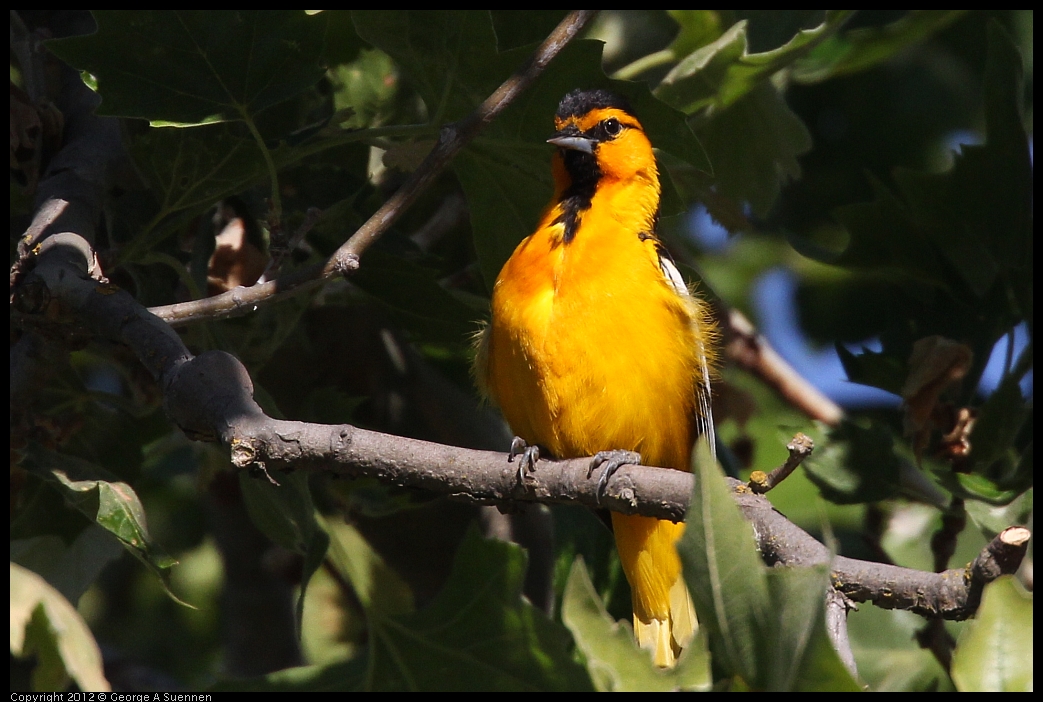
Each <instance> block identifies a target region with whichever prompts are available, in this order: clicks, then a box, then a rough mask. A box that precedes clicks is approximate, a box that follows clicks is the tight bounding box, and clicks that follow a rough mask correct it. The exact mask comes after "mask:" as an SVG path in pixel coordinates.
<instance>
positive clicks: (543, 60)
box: [151, 10, 595, 326]
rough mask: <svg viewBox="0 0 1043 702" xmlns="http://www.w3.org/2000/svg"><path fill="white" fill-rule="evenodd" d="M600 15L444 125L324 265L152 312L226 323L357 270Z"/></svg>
mask: <svg viewBox="0 0 1043 702" xmlns="http://www.w3.org/2000/svg"><path fill="white" fill-rule="evenodd" d="M594 14H595V12H594V11H592V10H573V11H572V12H570V13H569V14H568V15H567V16H566V17H565V19H563V20H562V21H561V23H560V24H559V25H558V26H557V27H556V28H555V29H554V31H553V32H551V33H550V35H549V36H548V37H547V39H546V40H544V42H543V43H542V44H540V46H539V48H537V49H536V52H535V53H534V54H533V55H532V57H531V58H530V59H529V61H528V63H526V64H525V65H524V66H523V67H522V68H521V69H519V70H518V72H516V73H515V74H514V75H512V76H511V77H510V78H508V79H507V80H506V81H504V83H503V84H502V85H501V86H500V87H499V88H497V89H496V90H495V91H494V92H493V93H492V95H490V96H489V97H488V98H486V99H485V100H484V101H483V102H482V104H481V105H479V106H478V107H477V108H476V109H475V110H474V111H473V112H472V113H471V114H470V115H468V116H467V117H466V118H465V119H464V120H463V121H461V122H457V123H456V124H450V125H446V126H445V127H443V128H442V131H441V134H440V135H439V138H438V143H437V144H435V147H434V148H433V149H431V152H430V153H429V154H428V155H427V157H426V158H425V159H424V160H423V162H422V163H421V164H420V166H419V167H418V168H417V169H416V170H415V171H413V173H412V174H411V175H410V176H409V179H408V180H406V182H405V183H404V184H403V185H402V187H400V188H399V189H398V190H397V191H396V192H395V194H394V195H392V196H391V197H390V198H388V199H387V201H385V202H384V204H383V205H381V207H380V209H378V210H377V211H376V212H375V213H373V215H372V216H371V217H370V218H369V219H368V220H366V222H365V223H364V224H363V225H362V226H361V227H359V228H358V229H357V230H356V231H355V233H354V234H352V235H351V238H349V239H348V240H347V241H346V242H344V244H343V245H341V247H340V248H339V249H337V251H335V252H334V253H333V255H332V256H330V258H329V259H328V260H327V261H326V262H325V263H324V264H322V265H316V266H312V267H309V268H306V269H304V270H302V271H298V272H296V273H294V274H290V275H287V276H281V277H279V278H278V279H276V280H273V281H270V282H266V283H258V284H257V285H253V286H251V287H249V288H242V289H236V290H230V291H228V292H226V293H222V294H220V295H215V296H214V297H209V298H206V299H205V300H193V301H191V302H182V303H178V304H174V305H164V306H162V307H155V308H153V309H152V310H151V311H152V313H153V314H155V315H156V316H158V317H159V318H160V319H163V320H164V321H166V322H167V323H169V324H170V325H171V326H181V325H185V324H190V323H192V322H196V321H200V320H214V319H222V318H224V317H229V316H233V315H236V314H243V313H244V312H248V311H252V310H254V309H256V308H257V307H258V306H260V305H262V304H267V303H269V302H272V301H274V300H275V299H281V298H282V297H285V296H286V295H291V294H296V293H298V292H301V291H302V290H306V289H311V288H313V287H315V286H316V285H319V284H321V283H322V282H324V281H326V280H330V279H332V278H337V277H339V276H342V275H346V274H348V273H350V272H351V271H353V270H356V269H357V268H358V267H359V257H360V256H361V255H362V254H363V252H365V251H366V249H368V248H369V247H370V246H371V245H372V244H373V242H375V241H376V240H377V239H379V238H380V237H381V236H383V235H384V233H385V232H386V231H387V230H388V229H389V228H390V227H391V225H392V224H394V223H395V221H397V220H398V218H399V217H400V216H401V215H402V214H403V213H404V212H405V211H406V209H408V208H409V207H410V205H412V204H413V203H414V202H415V201H416V199H417V197H419V196H420V193H422V192H423V191H424V189H425V188H427V186H428V185H430V184H431V183H432V182H433V181H434V179H435V178H436V177H437V176H438V175H439V174H440V173H441V172H442V171H443V170H445V167H446V166H447V165H449V162H450V161H451V160H452V159H453V157H454V156H456V154H457V153H458V152H459V151H460V150H461V149H462V148H463V147H464V146H466V145H467V144H468V143H469V142H470V141H471V139H473V138H474V137H475V136H476V135H477V134H478V132H479V131H480V130H481V128H482V127H484V126H485V125H486V124H488V123H489V122H491V121H492V120H493V119H494V118H495V117H497V116H498V115H499V114H500V113H501V112H503V110H504V109H506V108H507V106H508V105H510V104H511V103H512V102H513V101H514V100H515V98H517V97H518V95H520V94H521V93H522V91H524V90H525V89H526V88H528V87H529V86H530V85H532V83H533V82H534V81H535V80H536V78H537V77H538V76H539V75H540V74H541V73H542V72H543V70H544V69H545V68H546V67H547V65H548V64H549V63H550V61H551V60H552V59H553V58H554V57H555V56H557V55H558V53H559V52H561V50H562V49H564V48H565V46H566V45H567V44H568V43H569V42H570V41H572V40H573V39H574V38H575V37H576V35H577V34H579V32H580V31H581V30H582V29H583V27H585V26H586V25H587V23H589V22H590V20H591V19H593V17H594Z"/></svg>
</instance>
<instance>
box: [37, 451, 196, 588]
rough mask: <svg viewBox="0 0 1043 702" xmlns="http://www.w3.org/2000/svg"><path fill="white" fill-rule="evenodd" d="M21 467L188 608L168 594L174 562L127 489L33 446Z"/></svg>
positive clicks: (84, 464) (80, 463)
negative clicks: (104, 533) (113, 540)
mask: <svg viewBox="0 0 1043 702" xmlns="http://www.w3.org/2000/svg"><path fill="white" fill-rule="evenodd" d="M23 465H24V466H25V467H26V468H27V469H28V470H30V471H32V472H33V473H35V474H36V475H38V476H40V477H41V478H43V479H44V480H46V481H48V482H49V483H51V484H52V485H54V486H56V487H57V488H58V490H59V492H61V494H62V496H63V497H64V498H65V500H66V501H67V502H68V503H69V504H70V505H72V506H73V507H75V508H76V509H77V510H79V511H80V512H81V513H82V514H83V515H84V516H86V517H87V519H89V520H91V521H92V522H95V523H97V524H98V526H100V527H101V528H102V529H104V530H105V531H107V532H108V533H109V534H110V535H111V536H114V537H115V538H116V539H117V540H118V541H119V542H120V543H121V544H123V546H124V547H125V548H126V549H127V550H128V551H129V552H130V553H131V555H133V556H134V557H135V558H137V559H138V560H139V561H141V563H143V564H144V565H145V567H146V568H148V569H149V570H150V571H152V573H153V574H154V575H156V577H157V578H159V581H160V582H161V583H162V585H163V589H164V590H165V591H166V593H167V595H169V596H170V598H171V599H173V600H174V601H175V602H178V603H179V604H183V605H185V606H186V607H191V605H189V604H187V603H185V602H182V601H181V600H180V599H178V598H177V596H176V595H174V593H173V592H172V591H171V589H170V572H169V571H170V568H171V567H173V566H174V565H176V564H177V561H175V560H174V559H173V558H171V557H170V556H168V555H167V554H166V553H164V552H163V550H162V549H161V548H160V547H159V546H158V545H157V544H156V543H155V542H153V541H152V537H151V536H150V535H149V532H148V525H147V523H146V520H145V509H144V507H142V505H141V501H140V500H139V499H138V496H137V494H136V493H135V492H134V489H133V488H131V487H130V485H128V484H127V483H124V482H122V481H118V480H115V479H113V478H112V477H111V476H109V475H108V474H107V471H105V470H103V469H102V468H100V467H98V466H96V465H93V464H92V463H88V462H87V461H84V460H82V459H79V458H74V457H72V456H67V455H64V454H60V453H55V452H53V451H48V450H46V449H42V448H40V447H37V446H33V447H31V448H30V449H29V450H28V452H27V455H26V460H25V461H24V463H23ZM99 476H100V477H99Z"/></svg>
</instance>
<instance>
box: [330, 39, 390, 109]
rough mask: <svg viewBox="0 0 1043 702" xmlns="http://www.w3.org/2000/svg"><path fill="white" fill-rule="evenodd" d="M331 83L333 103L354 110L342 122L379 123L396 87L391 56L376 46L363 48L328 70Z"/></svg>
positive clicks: (341, 107) (336, 106)
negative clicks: (332, 86) (374, 47)
mask: <svg viewBox="0 0 1043 702" xmlns="http://www.w3.org/2000/svg"><path fill="white" fill-rule="evenodd" d="M330 80H331V81H333V83H334V93H333V106H334V108H336V109H337V110H345V109H348V108H350V109H351V110H353V112H354V114H353V115H352V116H351V118H350V119H348V120H347V121H346V122H344V123H343V125H344V126H345V127H347V128H351V127H355V128H358V127H371V126H374V125H376V124H378V123H380V122H381V121H382V120H383V118H384V117H385V116H386V112H387V109H388V106H389V103H390V102H391V100H392V98H393V97H394V96H395V93H396V92H397V91H398V88H399V81H398V80H397V75H396V70H395V65H394V63H393V62H392V61H391V57H390V56H388V55H387V54H385V53H384V52H383V51H379V50H376V49H362V51H361V52H360V53H359V57H358V58H357V59H356V60H355V61H352V62H351V63H349V64H345V65H342V66H338V67H337V68H335V69H333V70H331V71H330Z"/></svg>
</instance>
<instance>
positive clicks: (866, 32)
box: [792, 10, 966, 83]
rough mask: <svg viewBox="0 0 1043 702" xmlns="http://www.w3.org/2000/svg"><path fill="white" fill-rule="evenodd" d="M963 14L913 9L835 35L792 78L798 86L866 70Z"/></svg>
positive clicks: (801, 63) (797, 67) (802, 62)
mask: <svg viewBox="0 0 1043 702" xmlns="http://www.w3.org/2000/svg"><path fill="white" fill-rule="evenodd" d="M964 13H966V10H911V11H910V12H909V14H907V15H904V16H903V17H901V18H900V19H898V20H896V21H894V22H892V23H890V24H888V25H885V26H883V27H871V28H864V29H855V30H852V31H850V32H844V33H840V34H834V35H833V36H830V37H828V38H827V39H826V40H825V41H823V42H822V43H820V44H819V45H818V46H816V47H814V48H813V49H812V50H811V52H810V53H809V54H808V55H807V56H805V57H803V58H801V59H800V60H798V61H797V63H796V65H795V66H794V67H793V74H792V77H793V79H794V80H795V81H797V82H798V83H817V82H820V81H823V80H828V79H830V78H837V77H839V76H844V75H849V74H851V73H856V72H858V71H864V70H866V69H868V68H872V67H873V66H877V65H879V64H881V63H883V62H885V61H888V60H890V59H891V58H893V57H894V56H895V55H897V54H898V53H900V52H902V51H904V50H905V49H908V48H909V47H911V46H913V45H915V44H919V43H920V42H922V41H924V40H926V39H927V38H928V37H930V36H931V35H932V34H934V33H936V32H939V31H941V30H942V29H944V28H945V27H948V26H949V25H950V24H952V23H953V22H954V21H956V20H957V19H959V18H960V17H961V16H962V15H963V14H964Z"/></svg>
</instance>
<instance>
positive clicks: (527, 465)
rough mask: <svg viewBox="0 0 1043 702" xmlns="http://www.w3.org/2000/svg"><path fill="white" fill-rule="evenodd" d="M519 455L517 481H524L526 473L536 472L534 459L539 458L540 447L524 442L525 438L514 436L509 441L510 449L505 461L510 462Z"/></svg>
mask: <svg viewBox="0 0 1043 702" xmlns="http://www.w3.org/2000/svg"><path fill="white" fill-rule="evenodd" d="M519 456H520V457H521V460H520V461H518V482H519V483H524V482H525V474H526V473H535V472H536V461H538V460H540V447H539V446H537V445H536V444H532V445H531V446H530V445H529V444H527V443H525V439H523V438H521V437H520V436H516V437H514V440H513V441H511V450H510V452H509V453H508V454H507V462H508V463H511V462H513V461H514V459H515V458H518V457H519Z"/></svg>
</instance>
